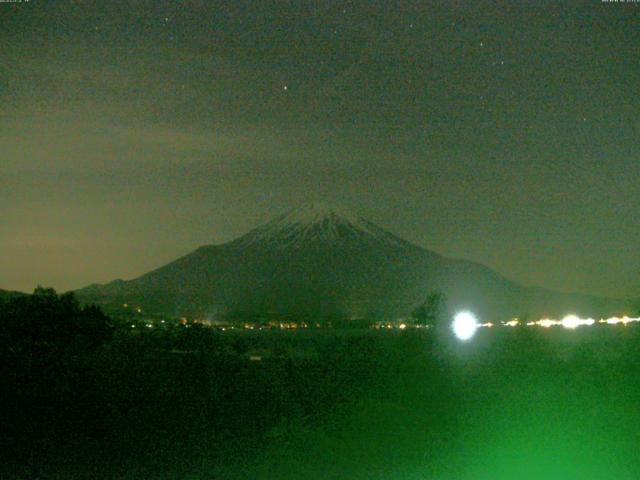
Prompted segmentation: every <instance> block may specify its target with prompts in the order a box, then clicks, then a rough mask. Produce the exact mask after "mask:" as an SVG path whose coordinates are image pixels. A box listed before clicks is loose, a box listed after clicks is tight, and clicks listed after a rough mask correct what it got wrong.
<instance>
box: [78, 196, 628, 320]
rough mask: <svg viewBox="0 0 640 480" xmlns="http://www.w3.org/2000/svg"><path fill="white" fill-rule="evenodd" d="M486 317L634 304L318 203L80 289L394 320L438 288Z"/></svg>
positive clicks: (200, 310)
mask: <svg viewBox="0 0 640 480" xmlns="http://www.w3.org/2000/svg"><path fill="white" fill-rule="evenodd" d="M433 290H438V291H441V292H443V293H445V295H446V297H447V300H448V304H449V307H450V308H451V309H454V310H455V309H460V308H471V309H473V310H474V311H476V312H478V313H479V314H480V315H481V316H482V317H483V318H492V319H503V318H510V317H512V316H514V315H523V314H531V315H556V316H559V315H563V314H565V313H566V312H568V311H571V312H575V313H582V314H585V315H586V314H589V315H603V314H608V313H618V312H620V311H622V310H623V309H624V308H625V305H624V302H616V301H613V300H607V299H598V298H595V297H588V296H578V295H566V294H560V293H555V292H550V291H547V290H544V289H538V288H526V287H522V286H520V285H517V284H515V283H513V282H511V281H509V280H507V279H505V278H504V277H502V276H501V275H499V274H497V273H496V272H494V271H492V270H491V269H489V268H487V267H485V266H483V265H480V264H477V263H473V262H468V261H464V260H452V259H448V258H445V257H442V256H440V255H438V254H436V253H433V252H430V251H428V250H425V249H423V248H420V247H418V246H416V245H413V244H411V243H409V242H406V241H405V240H402V239H400V238H398V237H396V236H394V235H392V234H391V233H389V232H387V231H385V230H383V229H382V228H380V227H378V226H376V225H374V224H372V223H371V222H369V221H367V220H365V219H363V218H361V217H359V216H358V215H355V214H353V213H352V212H349V211H347V210H345V209H343V208H340V207H336V206H334V205H330V204H312V205H307V206H304V207H301V208H298V209H295V210H292V211H290V212H288V213H286V214H284V215H281V216H279V217H277V218H275V219H274V220H272V221H271V222H269V223H267V224H265V225H263V226H260V227H258V228H256V229H254V230H252V231H250V232H248V233H247V234H245V235H243V236H242V237H239V238H237V239H235V240H233V241H231V242H228V243H225V244H222V245H210V246H204V247H201V248H199V249H197V250H196V251H194V252H192V253H190V254H188V255H186V256H184V257H182V258H180V259H178V260H176V261H174V262H171V263H169V264H167V265H165V266H163V267H160V268H158V269H157V270H154V271H152V272H149V273H147V274H145V275H142V276H141V277H138V278H136V279H133V280H130V281H121V280H119V281H115V282H111V283H109V284H106V285H93V286H90V287H87V288H85V289H82V290H80V291H78V292H77V293H78V295H79V297H80V298H81V299H82V300H84V301H92V302H99V303H103V304H112V305H119V304H122V303H129V304H135V305H139V306H141V307H142V308H144V309H145V310H147V311H152V312H156V313H164V314H168V315H176V316H177V315H195V316H206V317H210V318H218V317H237V316H242V315H248V316H255V315H257V314H259V315H273V316H281V315H288V316H295V317H305V318H307V317H308V318H318V319H321V318H335V317H342V318H362V317H366V318H370V319H376V318H390V317H391V318H393V317H396V316H401V315H406V314H407V313H408V312H409V311H410V310H411V309H412V307H413V306H415V305H416V304H417V303H419V302H420V301H421V300H423V299H424V297H425V296H426V294H427V293H428V292H430V291H433Z"/></svg>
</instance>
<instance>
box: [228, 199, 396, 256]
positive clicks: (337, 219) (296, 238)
mask: <svg viewBox="0 0 640 480" xmlns="http://www.w3.org/2000/svg"><path fill="white" fill-rule="evenodd" d="M354 239H359V240H369V241H377V242H383V243H388V244H394V245H400V244H402V243H403V241H402V240H400V239H399V238H397V237H395V236H393V235H392V234H390V233H388V232H386V231H385V230H383V229H381V228H380V227H378V226H376V225H374V224H373V223H371V222H369V221H368V220H365V219H364V218H362V217H361V216H359V215H358V214H356V213H355V212H353V211H351V210H349V209H348V208H345V207H343V206H340V205H336V204H333V203H329V202H315V203H309V204H305V205H302V206H300V207H298V208H294V209H292V210H290V211H288V212H286V213H284V214H282V215H280V216H278V217H276V218H275V219H273V220H272V221H270V222H268V223H266V224H265V225H263V226H261V227H258V228H256V229H254V230H252V231H250V232H249V233H247V234H246V235H244V236H243V237H241V238H239V239H238V240H236V242H237V244H238V245H240V246H243V247H247V246H250V245H256V244H260V245H263V246H271V247H279V246H300V245H302V244H305V243H314V242H318V241H322V242H339V241H345V240H354Z"/></svg>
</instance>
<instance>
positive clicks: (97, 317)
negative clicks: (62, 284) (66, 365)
mask: <svg viewBox="0 0 640 480" xmlns="http://www.w3.org/2000/svg"><path fill="white" fill-rule="evenodd" d="M111 332H112V327H111V324H110V320H109V318H108V317H107V316H106V315H105V314H104V313H103V312H102V310H101V309H100V308H99V307H97V306H95V305H89V306H85V307H82V306H81V305H80V303H79V302H78V300H77V299H76V297H75V295H74V294H73V293H72V292H68V293H64V294H62V295H58V294H57V293H56V291H55V290H54V289H52V288H43V287H41V286H38V287H37V288H36V289H35V290H34V292H33V295H26V296H22V297H15V298H11V299H9V300H8V301H6V302H4V303H0V339H1V340H2V345H3V346H4V347H7V348H9V349H10V350H12V351H29V352H31V353H46V352H65V351H66V352H69V353H74V352H81V351H86V350H90V349H92V348H95V347H97V346H98V345H100V344H102V343H103V342H105V341H106V340H107V339H108V337H109V336H110V334H111Z"/></svg>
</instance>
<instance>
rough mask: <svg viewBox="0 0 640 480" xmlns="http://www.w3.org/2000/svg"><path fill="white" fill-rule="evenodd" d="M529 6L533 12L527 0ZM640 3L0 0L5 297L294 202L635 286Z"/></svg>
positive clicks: (143, 266) (193, 242)
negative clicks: (324, 204) (325, 204)
mask: <svg viewBox="0 0 640 480" xmlns="http://www.w3.org/2000/svg"><path fill="white" fill-rule="evenodd" d="M525 5H527V6H525ZM639 20H640V3H639V4H633V3H603V2H601V0H590V1H586V2H571V1H553V2H544V1H536V2H523V1H511V2H485V1H465V2H461V1H446V2H404V1H402V2H393V1H379V2H377V1H376V2H362V3H355V2H349V1H341V2H328V1H326V2H325V1H317V2H305V1H282V0H278V1H255V2H242V1H229V2H214V1H207V2H205V1H204V0H202V1H179V0H173V1H135V0H132V1H128V2H120V1H53V0H51V1H44V0H30V1H28V2H27V1H24V0H23V2H22V3H0V40H1V45H2V46H1V47H0V105H1V107H0V252H1V255H0V288H5V289H20V290H27V291H29V290H32V289H33V288H34V287H35V285H36V284H38V283H42V284H44V285H47V286H49V285H50V286H53V287H55V288H57V289H59V290H65V289H70V288H79V287H82V286H85V285H87V284H90V283H94V282H105V281H110V280H113V279H115V278H125V279H127V278H132V277H135V276H138V275H140V274H142V273H144V272H146V271H148V270H150V269H152V268H155V267H158V266H161V265H163V264H164V263H167V262H168V261H170V260H173V259H175V258H177V257H178V256H181V255H183V254H186V253H188V252H190V251H192V250H193V249H195V248H196V247H198V246H200V245H203V244H210V243H219V242H224V241H227V240H231V239H233V238H234V237H236V236H238V235H240V234H243V233H245V232H246V231H247V230H249V229H250V228H252V227H254V226H257V225H258V224H261V223H263V222H265V221H266V220H268V219H270V218H271V217H272V216H274V215H276V214H279V213H281V212H282V211H283V210H286V209H287V208H289V207H291V206H294V205H296V204H298V203H300V202H307V201H315V200H328V201H333V202H337V203H339V204H343V205H346V206H348V207H350V208H352V209H353V210H355V211H357V212H359V213H360V214H362V215H363V216H364V217H366V218H368V219H370V220H371V221H373V222H375V223H377V224H379V225H380V226H382V227H384V228H386V229H388V230H390V231H391V232H393V233H395V234H397V235H399V236H401V237H404V238H406V239H407V240H410V241H412V242H415V243H417V244H419V245H421V246H424V247H427V248H430V249H432V250H435V251H437V252H439V253H441V254H444V255H447V256H452V257H460V258H467V259H470V260H475V261H478V262H481V263H484V264H486V265H488V266H490V267H492V268H494V269H496V270H497V271H499V272H500V273H502V274H503V275H505V276H507V277H508V278H511V279H513V280H515V281H518V282H521V283H524V284H533V285H541V286H545V287H550V288H555V289H559V290H563V291H580V292H588V293H595V294H600V295H612V296H640V253H639V245H640V243H639V239H640V202H639V200H640V182H639V181H638V179H639V178H640V141H639V140H640V135H639V134H640V131H639V130H640V115H639V113H640V95H639V92H640V21H639Z"/></svg>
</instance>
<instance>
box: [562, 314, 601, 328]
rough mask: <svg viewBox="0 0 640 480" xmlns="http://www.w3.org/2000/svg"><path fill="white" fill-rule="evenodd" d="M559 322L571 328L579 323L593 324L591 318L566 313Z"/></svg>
mask: <svg viewBox="0 0 640 480" xmlns="http://www.w3.org/2000/svg"><path fill="white" fill-rule="evenodd" d="M561 323H562V326H563V327H564V328H568V329H571V330H573V329H575V328H578V327H579V326H580V325H593V324H594V323H595V320H594V319H593V318H578V317H576V316H575V315H567V316H566V317H564V318H563V319H562V322H561Z"/></svg>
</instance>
